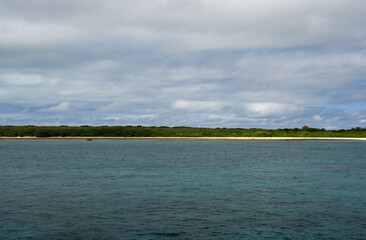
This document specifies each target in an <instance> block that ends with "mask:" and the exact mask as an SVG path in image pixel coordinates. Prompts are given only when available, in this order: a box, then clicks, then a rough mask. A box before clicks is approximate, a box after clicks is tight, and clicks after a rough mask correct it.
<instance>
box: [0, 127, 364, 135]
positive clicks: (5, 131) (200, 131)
mask: <svg viewBox="0 0 366 240" xmlns="http://www.w3.org/2000/svg"><path fill="white" fill-rule="evenodd" d="M0 136H3V137H24V136H35V137H366V128H361V127H355V128H351V129H338V130H326V129H324V128H320V129H319V128H311V127H308V126H306V125H305V126H303V127H302V128H282V129H261V128H196V127H184V126H182V127H167V126H160V127H154V126H87V125H84V126H78V127H75V126H65V125H62V126H33V125H29V126H0Z"/></svg>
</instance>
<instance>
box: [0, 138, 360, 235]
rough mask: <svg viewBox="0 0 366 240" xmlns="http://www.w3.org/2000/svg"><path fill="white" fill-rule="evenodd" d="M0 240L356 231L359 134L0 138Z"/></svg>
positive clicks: (358, 226) (355, 232) (357, 221)
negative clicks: (340, 137) (350, 137)
mask: <svg viewBox="0 0 366 240" xmlns="http://www.w3.org/2000/svg"><path fill="white" fill-rule="evenodd" d="M0 171H1V174H0V239H2V240H3V239H5V240H6V239H144V240H145V239H366V142H365V141H162V140H159V141H153V140H151V141H146V140H145V141H143V140H124V141H123V140H122V141H108V140H97V141H82V140H1V141H0Z"/></svg>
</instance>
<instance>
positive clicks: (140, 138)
mask: <svg viewBox="0 0 366 240" xmlns="http://www.w3.org/2000/svg"><path fill="white" fill-rule="evenodd" d="M0 140H87V141H92V140H172V141H174V140H176V141H180V140H188V141H305V140H358V141H366V138H342V137H32V136H25V137H0Z"/></svg>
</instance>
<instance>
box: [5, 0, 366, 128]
mask: <svg viewBox="0 0 366 240" xmlns="http://www.w3.org/2000/svg"><path fill="white" fill-rule="evenodd" d="M365 24H366V1H364V0H306V1H304V0H276V1H274V0H225V1H218V0H149V1H146V0H144V1H142V0H108V1H104V0H63V1H59V0H32V1H24V0H0V125H43V126H49V125H69V126H79V125H111V126H112V125H144V126H193V127H235V128H236V127H238V128H293V127H302V126H303V125H308V126H310V127H317V128H326V129H341V128H352V127H357V126H361V127H365V126H366V27H365Z"/></svg>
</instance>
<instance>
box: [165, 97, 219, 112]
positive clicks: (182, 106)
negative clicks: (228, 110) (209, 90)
mask: <svg viewBox="0 0 366 240" xmlns="http://www.w3.org/2000/svg"><path fill="white" fill-rule="evenodd" d="M172 107H173V109H178V110H185V111H187V112H200V111H210V112H211V111H218V110H221V109H222V107H223V104H222V103H220V102H216V101H189V100H177V101H175V102H173V104H172Z"/></svg>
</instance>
